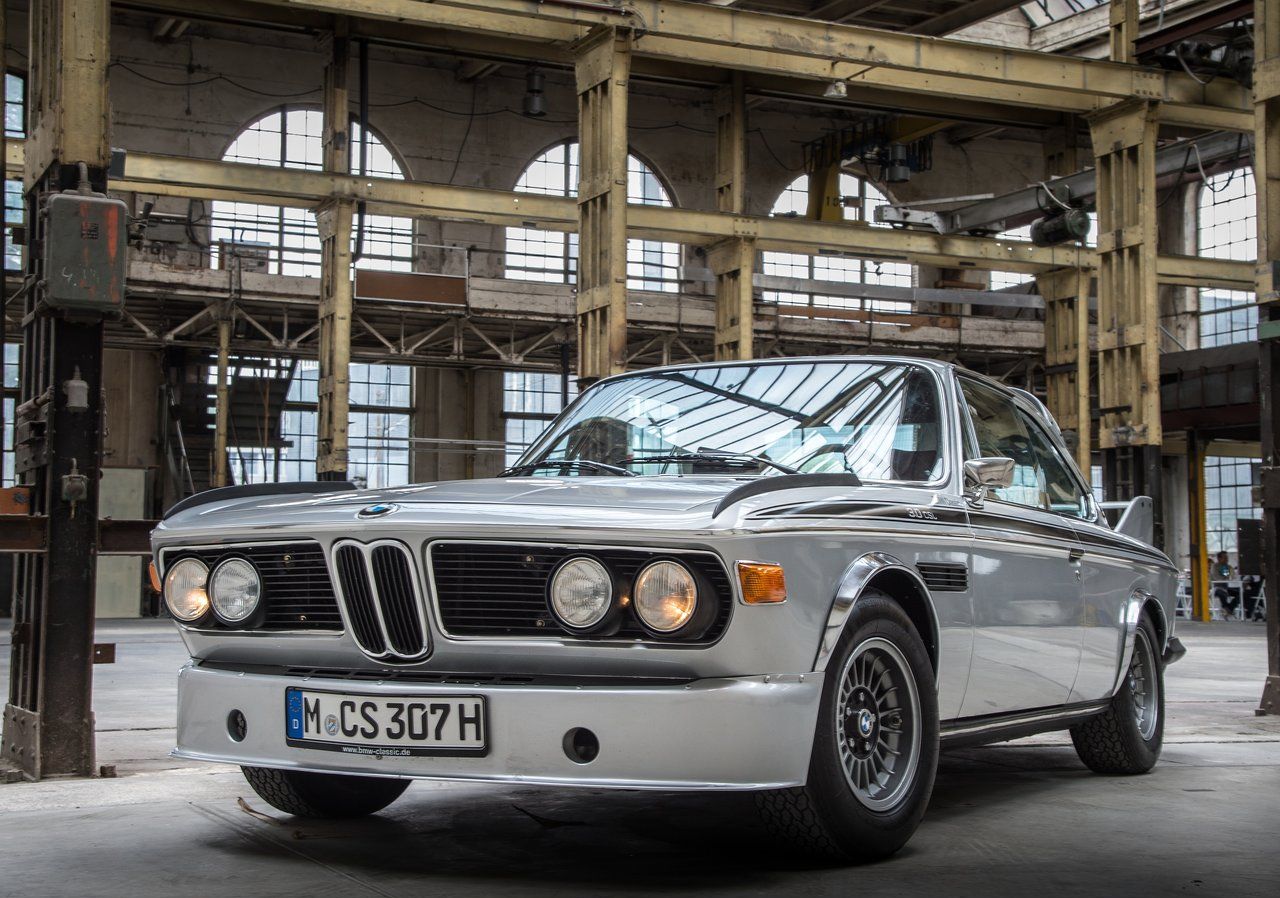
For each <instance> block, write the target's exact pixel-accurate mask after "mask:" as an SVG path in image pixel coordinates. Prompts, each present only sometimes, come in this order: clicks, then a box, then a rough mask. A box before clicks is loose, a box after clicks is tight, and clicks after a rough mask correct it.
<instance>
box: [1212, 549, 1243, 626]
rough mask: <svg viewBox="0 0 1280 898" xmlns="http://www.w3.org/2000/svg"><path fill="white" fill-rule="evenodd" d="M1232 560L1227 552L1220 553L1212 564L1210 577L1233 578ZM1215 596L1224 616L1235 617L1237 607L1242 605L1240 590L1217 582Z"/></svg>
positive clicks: (1215, 578)
mask: <svg viewBox="0 0 1280 898" xmlns="http://www.w3.org/2000/svg"><path fill="white" fill-rule="evenodd" d="M1231 574H1232V570H1231V560H1230V559H1229V558H1228V556H1227V553H1226V552H1219V553H1218V560H1217V561H1215V562H1214V563H1213V564H1212V565H1211V566H1210V578H1211V579H1213V580H1215V581H1221V580H1230V579H1231ZM1213 597H1214V598H1215V599H1217V600H1218V604H1219V605H1221V606H1222V613H1223V616H1224V617H1235V616H1236V608H1237V607H1239V605H1240V592H1239V590H1234V589H1232V588H1231V587H1229V586H1228V585H1227V584H1226V583H1221V582H1219V583H1215V584H1214V587H1213Z"/></svg>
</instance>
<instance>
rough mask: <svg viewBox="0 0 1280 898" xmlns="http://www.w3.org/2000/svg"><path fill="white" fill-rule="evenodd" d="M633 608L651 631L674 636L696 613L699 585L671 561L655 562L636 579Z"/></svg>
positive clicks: (684, 570) (682, 568)
mask: <svg viewBox="0 0 1280 898" xmlns="http://www.w3.org/2000/svg"><path fill="white" fill-rule="evenodd" d="M635 609H636V614H637V615H639V617H640V620H641V621H642V622H643V623H644V625H645V626H646V627H648V628H649V629H650V630H656V631H657V632H659V633H674V632H675V631H676V630H679V629H680V628H681V627H683V626H685V625H686V624H688V623H689V621H691V620H692V619H693V615H694V612H695V611H697V610H698V584H697V583H695V582H694V579H693V574H691V573H689V570H688V569H687V568H686V567H685V566H684V565H682V564H677V563H676V562H674V561H655V562H654V563H653V564H651V565H649V566H648V567H646V568H645V569H644V570H642V571H641V572H640V576H638V577H636V588H635Z"/></svg>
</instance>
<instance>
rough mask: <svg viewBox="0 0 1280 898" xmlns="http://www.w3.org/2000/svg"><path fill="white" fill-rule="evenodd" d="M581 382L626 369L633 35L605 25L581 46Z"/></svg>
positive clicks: (578, 65)
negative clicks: (629, 85)
mask: <svg viewBox="0 0 1280 898" xmlns="http://www.w3.org/2000/svg"><path fill="white" fill-rule="evenodd" d="M574 68H575V73H576V76H577V89H578V134H579V141H578V143H579V154H580V155H579V180H578V376H579V377H581V378H582V379H583V380H584V381H587V382H590V381H594V380H598V379H599V378H601V377H607V376H608V375H610V374H617V373H619V372H621V371H623V370H625V368H626V359H627V82H628V80H629V78H630V73H631V33H630V31H626V30H623V29H619V28H611V27H602V28H597V29H596V30H594V31H592V32H591V33H590V34H589V35H588V36H587V37H586V38H584V39H583V41H582V42H581V43H580V44H579V45H578V46H577V47H576V55H575V64H574Z"/></svg>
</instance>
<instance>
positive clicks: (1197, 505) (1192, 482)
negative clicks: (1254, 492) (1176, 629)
mask: <svg viewBox="0 0 1280 898" xmlns="http://www.w3.org/2000/svg"><path fill="white" fill-rule="evenodd" d="M1204 446H1205V444H1204V441H1203V440H1201V438H1200V434H1198V433H1196V432H1195V431H1194V430H1193V431H1191V432H1189V433H1188V434H1187V475H1188V482H1189V488H1188V490H1187V511H1188V517H1189V518H1190V522H1191V526H1190V528H1189V529H1190V531H1191V548H1190V550H1189V552H1188V555H1189V557H1190V562H1191V615H1192V617H1194V618H1195V619H1196V620H1208V619H1209V554H1208V549H1209V547H1208V536H1209V522H1208V515H1207V512H1206V510H1205V489H1204Z"/></svg>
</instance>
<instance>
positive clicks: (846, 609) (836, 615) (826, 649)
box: [813, 552, 942, 676]
mask: <svg viewBox="0 0 1280 898" xmlns="http://www.w3.org/2000/svg"><path fill="white" fill-rule="evenodd" d="M886 571H899V572H901V573H903V574H905V575H906V576H907V577H908V578H910V579H911V581H912V582H913V583H914V584H915V587H916V588H917V589H918V590H919V591H920V595H921V596H922V597H923V598H924V603H925V605H926V607H927V608H928V610H929V617H930V622H931V623H932V625H933V633H934V638H935V645H936V647H937V651H938V656H939V657H938V659H937V660H938V662H940V661H941V653H942V652H941V650H942V646H941V644H940V641H941V638H942V637H941V633H942V630H941V627H940V626H939V624H938V609H937V608H936V607H935V606H934V604H933V596H932V595H931V594H930V593H929V587H928V586H926V585H925V582H924V579H923V578H922V577H921V576H920V572H919V571H917V570H916V569H915V568H913V567H911V566H910V565H908V564H906V563H905V562H903V561H901V560H900V559H898V558H896V557H894V556H893V555H889V554H888V553H886V552H867V553H866V554H865V555H862V556H861V557H859V558H858V559H857V560H856V561H854V562H853V563H852V564H850V565H849V566H848V567H847V568H845V570H844V573H843V574H842V575H841V576H840V585H839V586H838V587H837V588H836V595H835V598H834V599H833V600H832V602H831V610H830V612H828V614H827V622H826V626H825V627H824V628H823V631H822V641H821V643H820V644H819V646H818V656H817V658H816V659H815V660H814V665H813V669H814V671H816V672H818V673H821V672H823V671H825V670H826V669H827V663H828V662H829V661H830V660H831V655H832V654H833V653H834V652H835V649H836V643H838V642H839V641H840V636H841V634H842V633H844V625H845V623H846V622H847V621H848V620H849V615H851V614H852V613H853V609H854V607H855V606H856V605H857V603H858V600H859V599H860V598H862V594H863V593H864V592H866V589H867V586H868V585H869V584H870V583H871V581H872V580H874V579H875V578H876V577H878V576H879V575H880V574H883V573H885V572H886ZM936 667H937V668H939V670H938V671H937V673H940V672H941V670H940V669H941V663H938V664H937V665H936ZM935 676H936V674H935Z"/></svg>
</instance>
